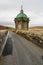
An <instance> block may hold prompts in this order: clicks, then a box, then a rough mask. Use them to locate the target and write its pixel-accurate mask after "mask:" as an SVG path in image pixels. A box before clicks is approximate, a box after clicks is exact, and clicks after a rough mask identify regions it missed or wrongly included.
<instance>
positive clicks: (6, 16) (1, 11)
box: [0, 0, 43, 27]
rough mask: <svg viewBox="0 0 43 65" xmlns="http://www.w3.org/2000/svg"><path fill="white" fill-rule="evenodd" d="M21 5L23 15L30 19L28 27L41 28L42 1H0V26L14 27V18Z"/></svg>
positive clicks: (42, 21) (42, 24) (42, 19)
mask: <svg viewBox="0 0 43 65" xmlns="http://www.w3.org/2000/svg"><path fill="white" fill-rule="evenodd" d="M21 4H23V10H24V13H25V14H27V16H28V17H29V18H30V23H29V26H43V0H23V2H22V3H21V0H0V25H7V26H9V25H10V26H13V27H15V23H14V21H13V20H14V18H15V17H16V15H17V14H18V13H19V12H20V9H21Z"/></svg>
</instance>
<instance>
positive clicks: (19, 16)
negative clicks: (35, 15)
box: [16, 11, 28, 18]
mask: <svg viewBox="0 0 43 65" xmlns="http://www.w3.org/2000/svg"><path fill="white" fill-rule="evenodd" d="M21 17H24V18H28V17H27V15H26V14H24V13H23V12H22V11H21V12H20V13H19V14H18V15H17V16H16V18H21Z"/></svg>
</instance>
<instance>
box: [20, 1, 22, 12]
mask: <svg viewBox="0 0 43 65" xmlns="http://www.w3.org/2000/svg"><path fill="white" fill-rule="evenodd" d="M20 12H21V13H23V0H21V11H20Z"/></svg>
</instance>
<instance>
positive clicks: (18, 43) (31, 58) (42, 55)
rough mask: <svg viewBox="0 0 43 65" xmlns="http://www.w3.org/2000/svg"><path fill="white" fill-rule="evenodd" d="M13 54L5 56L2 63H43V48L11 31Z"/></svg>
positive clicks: (8, 64)
mask: <svg viewBox="0 0 43 65" xmlns="http://www.w3.org/2000/svg"><path fill="white" fill-rule="evenodd" d="M9 38H10V41H7V43H10V42H11V41H12V46H13V48H12V54H9V55H7V56H4V59H3V62H2V65H43V49H41V48H39V47H38V46H36V45H35V44H33V43H32V42H30V41H28V40H26V39H25V38H23V37H21V36H19V35H17V34H16V33H13V32H10V31H9Z"/></svg>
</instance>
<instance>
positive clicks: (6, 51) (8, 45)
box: [2, 38, 13, 56]
mask: <svg viewBox="0 0 43 65" xmlns="http://www.w3.org/2000/svg"><path fill="white" fill-rule="evenodd" d="M12 49H13V46H12V40H11V38H8V40H7V42H6V45H5V48H4V50H3V53H2V55H3V56H7V55H12Z"/></svg>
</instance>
